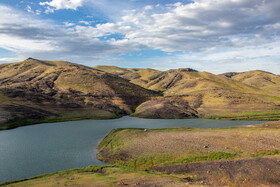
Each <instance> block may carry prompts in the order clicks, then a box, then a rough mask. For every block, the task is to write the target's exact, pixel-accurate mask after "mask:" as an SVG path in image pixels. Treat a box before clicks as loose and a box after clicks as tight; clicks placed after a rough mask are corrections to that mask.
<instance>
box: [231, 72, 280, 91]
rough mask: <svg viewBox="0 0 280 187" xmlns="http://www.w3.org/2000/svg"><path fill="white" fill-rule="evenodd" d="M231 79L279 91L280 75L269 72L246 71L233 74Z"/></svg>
mask: <svg viewBox="0 0 280 187" xmlns="http://www.w3.org/2000/svg"><path fill="white" fill-rule="evenodd" d="M232 79H233V80H235V81H239V82H242V83H244V84H247V85H250V86H255V87H258V88H261V89H264V90H271V91H276V92H279V91H280V76H279V75H275V74H272V73H269V72H265V71H260V70H255V71H248V72H244V73H240V74H237V75H234V76H232Z"/></svg>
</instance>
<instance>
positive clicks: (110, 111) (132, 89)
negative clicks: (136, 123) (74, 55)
mask: <svg viewBox="0 0 280 187" xmlns="http://www.w3.org/2000/svg"><path fill="white" fill-rule="evenodd" d="M157 95H158V93H157V92H155V91H151V90H147V89H145V88H142V87H140V86H138V85H135V84H132V83H130V82H129V81H128V80H126V79H123V78H121V77H118V76H115V75H112V74H108V73H106V72H103V71H99V70H96V69H92V68H90V67H86V66H82V65H78V64H73V63H69V62H64V61H41V60H36V59H32V58H29V59H27V60H25V61H23V62H19V63H12V64H2V65H1V66H0V99H1V100H2V101H3V102H1V104H0V118H1V116H2V118H1V119H2V121H3V122H4V121H11V120H17V119H18V120H22V119H27V120H29V119H41V118H45V117H48V116H64V115H65V114H66V113H67V115H68V116H66V118H69V119H71V118H72V117H73V118H77V117H79V116H81V118H83V117H87V118H91V116H92V117H97V118H107V117H109V118H110V117H116V116H120V115H126V114H130V113H132V112H133V110H134V109H135V108H136V107H137V106H138V105H139V104H140V103H141V102H143V101H145V100H147V98H148V97H150V96H157ZM24 111H29V112H24ZM30 114H32V115H30ZM5 116H6V117H5Z"/></svg>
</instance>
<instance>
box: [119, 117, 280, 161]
mask: <svg viewBox="0 0 280 187" xmlns="http://www.w3.org/2000/svg"><path fill="white" fill-rule="evenodd" d="M278 126H280V122H271V123H266V124H262V125H257V126H248V127H246V128H245V127H242V128H236V129H219V130H198V131H160V130H159V131H148V132H141V131H140V130H139V131H135V133H131V132H129V133H128V132H126V131H123V132H119V133H120V134H119V135H120V136H129V141H127V142H125V145H124V147H123V148H122V149H121V150H119V151H120V153H122V154H126V155H138V156H140V155H145V154H171V155H178V156H179V155H185V154H188V153H194V152H212V151H213V152H217V151H221V152H236V151H237V152H238V151H242V152H243V155H240V156H242V157H243V156H247V153H259V152H265V151H273V150H280V131H279V129H278V128H277V127H278ZM264 127H265V128H264ZM266 128H269V130H267V129H266ZM127 133H128V134H127ZM205 146H207V148H205Z"/></svg>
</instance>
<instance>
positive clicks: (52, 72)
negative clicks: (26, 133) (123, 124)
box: [0, 58, 280, 129]
mask: <svg viewBox="0 0 280 187" xmlns="http://www.w3.org/2000/svg"><path fill="white" fill-rule="evenodd" d="M225 75H227V76H225ZM225 75H222V76H221V75H214V74H211V73H208V72H198V71H196V70H193V69H190V68H181V69H172V70H168V71H159V70H154V69H135V68H134V69H131V68H119V67H115V66H95V67H93V68H91V67H86V66H83V65H79V64H74V63H70V62H65V61H42V60H36V59H32V58H29V59H27V60H25V61H22V62H18V63H11V64H1V65H0V101H1V103H0V129H7V128H13V127H17V126H22V125H27V124H33V123H41V122H54V121H67V120H79V119H107V118H116V117H120V116H123V115H132V116H136V117H143V118H196V117H203V118H214V119H216V118H217V119H248V120H253V119H257V120H277V119H280V97H279V96H280V93H279V91H278V89H279V83H280V82H279V76H276V75H273V74H270V73H267V72H261V71H252V72H244V73H240V74H238V73H229V74H225ZM228 77H231V78H228ZM248 112H249V113H248ZM250 112H251V113H250Z"/></svg>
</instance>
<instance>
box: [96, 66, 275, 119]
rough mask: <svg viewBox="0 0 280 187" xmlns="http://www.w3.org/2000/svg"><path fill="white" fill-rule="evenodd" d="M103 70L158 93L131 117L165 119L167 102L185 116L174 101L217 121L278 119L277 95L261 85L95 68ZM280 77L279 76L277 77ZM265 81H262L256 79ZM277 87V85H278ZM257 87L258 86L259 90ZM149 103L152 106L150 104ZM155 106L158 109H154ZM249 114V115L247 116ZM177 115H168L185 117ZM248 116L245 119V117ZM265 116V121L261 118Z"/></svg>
mask: <svg viewBox="0 0 280 187" xmlns="http://www.w3.org/2000/svg"><path fill="white" fill-rule="evenodd" d="M95 68H97V69H100V70H102V71H106V72H110V73H114V74H116V75H119V76H121V77H123V78H126V79H128V80H130V81H131V82H133V83H135V84H138V85H141V86H143V87H145V88H149V89H152V90H161V91H163V93H164V96H165V98H164V100H163V99H162V98H154V99H153V101H152V102H151V101H147V102H146V103H143V104H142V105H140V106H139V107H138V108H137V110H136V113H135V114H133V115H134V116H138V117H148V118H154V117H156V116H167V115H168V114H167V113H166V112H165V111H164V110H163V108H166V102H169V103H174V101H176V102H175V104H171V106H170V107H171V108H174V110H173V111H179V113H181V114H188V113H189V112H190V111H189V109H188V107H186V108H185V109H183V110H182V107H179V108H178V105H177V104H176V103H178V102H177V101H178V100H180V101H181V103H185V104H184V105H186V106H190V107H191V108H193V109H195V110H197V112H198V115H199V116H200V117H204V118H218V119H248V120H251V119H265V120H277V119H280V116H279V112H277V111H279V110H280V108H279V104H280V97H279V96H280V95H279V92H277V91H276V90H275V89H270V88H271V87H270V88H268V87H266V88H267V89H263V87H261V86H260V85H248V84H244V83H242V82H240V81H235V80H234V77H237V76H241V75H242V74H238V75H235V76H233V78H232V79H230V78H226V77H224V76H218V75H214V74H211V73H207V72H196V71H193V70H189V69H177V70H168V71H164V72H162V71H157V70H151V69H126V68H118V67H115V66H97V67H95ZM278 77H279V76H278ZM258 81H259V82H261V83H262V82H264V80H258ZM276 85H279V83H278V82H277V83H276ZM258 86H259V87H258ZM150 103H152V105H151V104H150ZM155 106H157V108H156V107H155ZM250 112H251V113H250ZM179 113H178V112H176V114H173V113H172V112H170V114H171V115H170V116H174V117H176V116H177V117H178V116H186V115H181V114H179ZM245 115H248V116H245ZM264 117H265V118H264Z"/></svg>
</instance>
